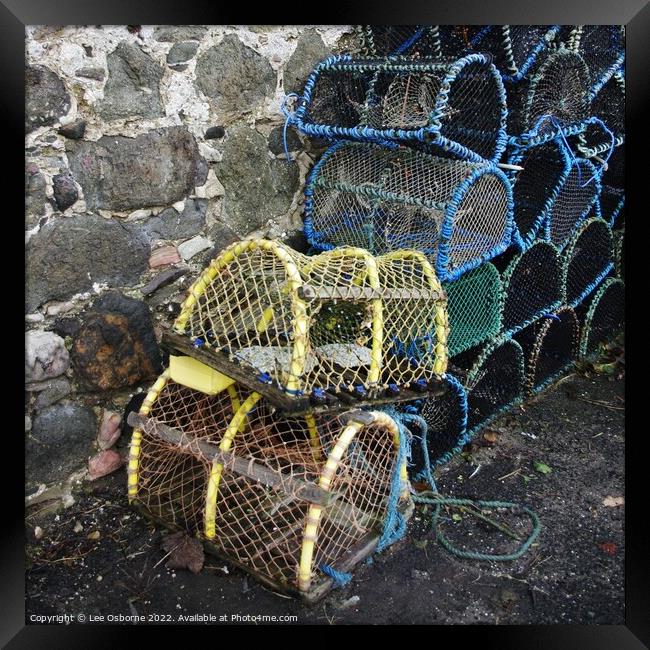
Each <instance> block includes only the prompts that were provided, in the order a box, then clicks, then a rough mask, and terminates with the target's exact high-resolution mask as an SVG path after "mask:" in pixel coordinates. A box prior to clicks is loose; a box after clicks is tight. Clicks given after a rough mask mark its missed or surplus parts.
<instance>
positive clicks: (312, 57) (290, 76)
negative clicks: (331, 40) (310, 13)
mask: <svg viewBox="0 0 650 650" xmlns="http://www.w3.org/2000/svg"><path fill="white" fill-rule="evenodd" d="M330 54H331V52H330V51H329V50H328V49H327V46H326V45H325V43H323V39H322V38H321V37H320V36H319V34H318V33H316V32H315V31H314V30H311V29H310V30H307V31H306V32H303V33H302V34H301V35H300V38H299V39H298V45H297V46H296V49H295V50H294V52H293V54H292V55H291V58H290V59H289V60H288V61H287V65H286V66H285V68H284V75H283V79H284V91H285V92H286V93H302V91H303V89H304V86H305V81H307V77H308V76H309V74H310V73H311V72H312V70H313V69H314V67H315V66H316V64H317V63H318V62H319V61H321V60H322V59H325V58H327V57H328V56H329V55H330Z"/></svg>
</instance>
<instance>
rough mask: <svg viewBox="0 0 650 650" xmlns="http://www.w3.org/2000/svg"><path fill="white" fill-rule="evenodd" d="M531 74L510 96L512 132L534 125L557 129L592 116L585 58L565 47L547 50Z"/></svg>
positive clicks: (539, 128) (545, 129)
mask: <svg viewBox="0 0 650 650" xmlns="http://www.w3.org/2000/svg"><path fill="white" fill-rule="evenodd" d="M539 61H540V62H539V65H538V66H536V69H535V70H534V71H533V72H531V76H530V78H526V79H525V80H524V83H522V84H521V85H520V86H519V85H518V86H517V89H516V90H515V92H513V93H511V94H510V95H509V96H508V98H509V100H510V99H512V101H509V106H508V109H509V113H508V115H509V122H508V123H509V129H510V133H512V134H513V135H519V134H522V133H524V132H527V131H530V130H532V129H535V131H536V133H538V134H544V133H546V132H548V133H556V132H557V130H558V128H559V127H566V126H569V125H574V124H576V123H578V122H582V121H583V120H585V119H586V118H587V117H588V116H589V89H590V86H591V83H590V77H589V70H588V68H587V65H586V64H585V62H584V60H583V58H582V57H581V56H580V55H579V54H577V53H575V52H572V51H570V50H568V49H566V48H564V47H560V48H557V49H554V50H548V51H547V52H546V53H545V54H544V55H543V56H542V57H540V60H539Z"/></svg>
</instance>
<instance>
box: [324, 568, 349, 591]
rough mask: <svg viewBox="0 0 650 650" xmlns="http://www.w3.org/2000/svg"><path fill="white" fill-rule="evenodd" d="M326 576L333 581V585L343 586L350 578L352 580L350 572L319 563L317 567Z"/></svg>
mask: <svg viewBox="0 0 650 650" xmlns="http://www.w3.org/2000/svg"><path fill="white" fill-rule="evenodd" d="M318 568H319V569H320V570H321V571H322V572H323V573H324V574H325V575H326V576H327V577H328V578H332V580H333V581H334V587H336V588H338V587H345V585H347V584H348V583H349V582H350V580H352V574H351V573H343V572H342V571H337V570H336V569H334V568H333V567H331V566H330V565H329V564H321V565H320V566H319V567H318Z"/></svg>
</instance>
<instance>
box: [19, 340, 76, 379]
mask: <svg viewBox="0 0 650 650" xmlns="http://www.w3.org/2000/svg"><path fill="white" fill-rule="evenodd" d="M69 365H70V357H69V355H68V351H67V350H66V348H65V341H64V340H63V339H62V338H61V337H60V336H58V335H57V334H54V333H53V332H41V331H38V330H30V331H29V332H27V333H26V334H25V382H26V383H29V382H34V381H43V380H45V379H51V378H52V377H58V376H59V375H62V374H63V373H64V372H65V371H66V370H67V369H68V366H69Z"/></svg>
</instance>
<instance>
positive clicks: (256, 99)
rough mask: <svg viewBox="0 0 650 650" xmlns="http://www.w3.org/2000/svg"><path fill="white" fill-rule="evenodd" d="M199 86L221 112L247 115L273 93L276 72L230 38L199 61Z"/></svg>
mask: <svg viewBox="0 0 650 650" xmlns="http://www.w3.org/2000/svg"><path fill="white" fill-rule="evenodd" d="M196 85H197V86H198V88H199V89H200V90H201V91H202V92H203V93H204V94H205V95H206V96H207V97H209V98H211V99H214V100H216V102H217V106H218V108H219V109H220V110H222V111H226V112H238V113H243V112H246V111H250V110H252V109H254V108H256V107H258V106H259V105H260V104H261V103H262V102H263V100H264V98H265V97H266V96H267V95H269V94H270V93H271V92H273V90H274V88H275V72H273V69H272V68H271V66H270V64H269V62H268V61H267V60H266V59H265V58H264V57H262V56H261V55H260V54H258V53H257V52H255V50H252V49H251V48H250V47H247V46H246V45H244V44H243V43H242V42H241V41H240V40H239V39H238V38H237V36H235V35H234V34H229V35H228V36H226V37H224V39H223V40H222V41H221V43H219V44H218V45H215V46H214V47H211V48H210V49H209V50H207V51H206V52H204V53H203V54H202V55H201V56H200V57H199V60H198V62H197V64H196Z"/></svg>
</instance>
